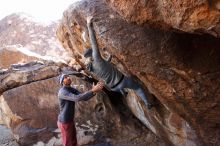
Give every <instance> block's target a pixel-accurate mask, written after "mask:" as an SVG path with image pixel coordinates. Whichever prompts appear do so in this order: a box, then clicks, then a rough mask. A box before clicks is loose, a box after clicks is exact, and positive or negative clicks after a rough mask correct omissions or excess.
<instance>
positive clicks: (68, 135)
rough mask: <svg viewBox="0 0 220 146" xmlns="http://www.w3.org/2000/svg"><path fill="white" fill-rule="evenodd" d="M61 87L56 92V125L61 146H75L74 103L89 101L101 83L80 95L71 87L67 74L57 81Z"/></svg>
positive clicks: (99, 89)
mask: <svg viewBox="0 0 220 146" xmlns="http://www.w3.org/2000/svg"><path fill="white" fill-rule="evenodd" d="M59 82H60V84H61V85H62V87H61V88H60V90H59V92H58V99H59V107H60V113H59V116H58V122H57V125H58V127H59V128H60V130H61V137H62V143H63V146H76V145H77V139H76V128H75V122H74V111H75V109H74V108H75V102H77V101H80V100H89V99H90V98H92V97H93V96H94V95H95V93H97V92H99V91H101V90H102V88H103V83H101V82H99V83H97V85H95V86H93V87H92V89H91V90H90V91H87V92H84V93H80V92H79V91H78V90H76V89H75V88H73V87H71V83H72V81H71V79H70V77H69V75H68V74H62V75H61V76H60V79H59Z"/></svg>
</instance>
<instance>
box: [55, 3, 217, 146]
mask: <svg viewBox="0 0 220 146" xmlns="http://www.w3.org/2000/svg"><path fill="white" fill-rule="evenodd" d="M149 4H150V3H149ZM137 5H139V4H138V3H137ZM121 6H123V5H121ZM134 6H135V5H134ZM129 8H130V7H128V9H126V10H127V11H130V9H129ZM116 10H118V9H116ZM138 10H139V9H138V8H137V11H138ZM171 10H172V9H171ZM135 12H136V11H134V13H135ZM213 13H214V14H215V13H216V15H218V13H217V12H215V11H214V10H213ZM207 14H209V13H207ZM90 15H91V16H94V18H95V21H96V22H95V23H94V28H95V31H96V36H97V39H98V43H99V47H100V48H105V51H108V52H109V53H110V54H112V55H113V63H114V64H115V65H116V66H117V67H118V69H119V70H121V71H122V72H123V73H124V74H126V75H133V76H134V77H135V78H136V79H137V80H138V81H139V82H140V84H142V85H143V86H144V88H145V89H146V91H149V95H150V94H151V95H152V98H151V99H152V100H153V101H154V102H156V103H158V106H157V107H155V108H154V109H152V110H151V111H149V110H147V109H146V107H145V106H144V104H143V103H142V102H141V100H140V99H139V97H137V96H136V95H135V94H134V93H133V92H132V91H129V94H128V96H127V97H126V98H125V99H126V103H127V105H128V106H129V107H130V110H131V111H132V112H133V113H134V115H135V116H136V117H138V119H140V120H141V122H142V123H143V124H144V125H145V126H147V127H148V128H149V129H150V130H151V131H152V132H153V133H155V134H156V135H157V136H159V137H160V138H161V139H163V140H164V141H165V142H166V144H167V145H179V146H182V145H191V146H200V145H219V144H220V141H219V139H220V135H219V132H220V128H219V121H220V119H219V117H220V112H219V111H220V106H219V100H220V94H219V92H220V89H219V84H220V79H219V69H220V64H219V62H220V51H219V47H220V41H219V39H216V38H214V37H212V36H208V35H203V36H199V35H192V34H178V33H173V32H168V31H162V30H156V29H154V28H153V29H152V28H151V27H149V26H147V25H144V26H140V25H136V24H133V23H129V22H127V21H125V20H124V19H123V18H122V17H121V16H120V15H119V14H118V13H117V12H116V11H114V10H113V9H112V8H111V7H110V6H109V5H108V4H106V3H105V2H103V1H101V0H95V1H89V0H83V1H80V2H78V3H75V4H74V5H72V6H70V7H69V9H68V10H66V11H65V12H64V17H63V20H62V22H61V23H60V26H59V28H58V31H57V36H58V38H59V40H60V42H61V43H63V46H64V47H65V48H66V49H67V50H68V51H71V52H72V54H71V55H73V56H76V57H77V56H81V55H82V53H83V51H84V50H85V47H87V46H89V43H88V37H85V36H86V35H85V34H87V28H86V17H87V16H90ZM216 19H217V18H216ZM140 20H142V19H140ZM204 22H205V23H207V25H208V23H209V19H208V18H207V19H205V20H204ZM186 24H187V23H186ZM205 26H206V24H205ZM195 28H196V27H195ZM100 50H101V52H102V54H103V50H104V49H100ZM103 55H104V54H103ZM78 58H79V59H78V61H79V62H80V63H81V64H82V62H83V58H82V59H81V60H80V57H78Z"/></svg>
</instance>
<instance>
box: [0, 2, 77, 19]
mask: <svg viewBox="0 0 220 146" xmlns="http://www.w3.org/2000/svg"><path fill="white" fill-rule="evenodd" d="M76 1H79V0H1V1H0V3H1V5H0V19H2V18H3V17H5V16H7V15H10V14H11V13H16V12H24V13H27V14H29V15H31V16H33V17H35V18H37V19H39V20H41V21H42V22H48V21H55V20H58V19H61V18H62V15H63V11H64V10H65V9H67V8H68V6H69V5H70V4H72V3H74V2H76Z"/></svg>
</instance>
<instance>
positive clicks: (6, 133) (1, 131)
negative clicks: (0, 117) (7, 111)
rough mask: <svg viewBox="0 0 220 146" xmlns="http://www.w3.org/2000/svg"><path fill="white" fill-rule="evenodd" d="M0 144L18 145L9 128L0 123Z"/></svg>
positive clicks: (1, 145) (6, 145)
mask: <svg viewBox="0 0 220 146" xmlns="http://www.w3.org/2000/svg"><path fill="white" fill-rule="evenodd" d="M0 146H19V145H18V143H17V142H16V141H15V139H14V137H13V135H12V132H11V130H10V129H8V128H6V127H5V126H3V125H0Z"/></svg>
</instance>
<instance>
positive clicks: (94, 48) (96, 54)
mask: <svg viewBox="0 0 220 146" xmlns="http://www.w3.org/2000/svg"><path fill="white" fill-rule="evenodd" d="M92 19H93V18H92V17H88V18H87V27H88V30H89V38H90V42H91V44H92V56H93V59H94V60H96V59H101V54H100V52H99V48H98V44H97V40H96V36H95V30H94V29H93V23H92Z"/></svg>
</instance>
